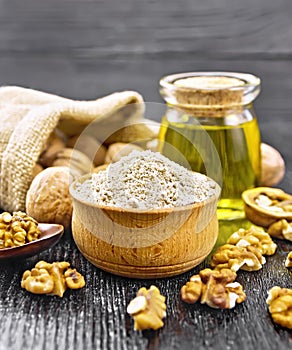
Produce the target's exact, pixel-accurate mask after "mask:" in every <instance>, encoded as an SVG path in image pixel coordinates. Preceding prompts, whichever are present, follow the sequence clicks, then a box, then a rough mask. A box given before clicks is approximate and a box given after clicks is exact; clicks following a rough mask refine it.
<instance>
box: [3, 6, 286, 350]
mask: <svg viewBox="0 0 292 350" xmlns="http://www.w3.org/2000/svg"><path fill="white" fill-rule="evenodd" d="M291 11H292V3H291V1H290V0H281V1H277V2H275V1H266V0H259V1H254V0H247V1H244V2H243V1H240V0H226V1H223V0H221V1H219V0H218V1H215V0H208V1H204V2H201V1H193V0H182V1H174V0H170V1H162V2H158V1H147V2H146V1H139V2H138V1H135V0H123V1H117V0H116V1H93V0H92V1H89V0H88V1H87V0H84V1H82V0H72V1H70V0H67V1H66V0H62V1H46V2H45V1H37V0H23V1H21V2H18V1H16V0H0V84H1V85H7V84H16V85H22V86H29V87H32V88H35V89H41V90H45V91H49V92H53V93H57V94H61V95H64V96H67V97H71V98H78V99H91V98H95V97H97V96H102V95H105V94H107V93H110V92H113V91H118V90H125V89H133V90H137V91H139V92H140V93H141V94H143V96H144V98H145V100H146V101H149V102H161V99H160V97H159V94H158V88H157V86H158V79H159V78H160V77H161V76H162V75H165V74H168V73H173V72H179V71H193V70H229V71H232V70H233V71H247V72H252V73H254V74H257V75H259V76H260V77H261V78H262V82H263V91H262V94H261V95H260V97H259V98H258V99H257V101H256V103H255V107H256V111H257V114H258V118H259V122H260V127H261V131H262V138H263V140H264V141H265V142H267V143H270V144H272V145H273V146H275V147H276V148H277V149H278V150H279V151H280V152H281V153H282V154H283V156H284V158H285V160H286V165H287V171H286V176H285V178H284V180H283V181H282V182H281V183H280V184H279V186H280V187H281V188H283V189H284V190H286V191H288V192H290V193H292V181H291V180H292V152H291V146H292V141H291V139H292V138H291V130H292V128H291V126H292V116H291V107H292V102H291V101H292V99H291V97H292V83H291V81H292V80H291V76H292V60H291V58H292V52H291V48H292V22H291ZM154 117H155V116H154ZM0 127H1V126H0ZM277 243H278V250H277V253H276V255H275V256H273V257H270V258H268V259H267V263H266V265H264V267H263V269H262V270H260V271H258V272H255V273H248V272H239V276H238V280H239V281H240V282H241V283H242V284H243V286H244V289H245V291H246V294H247V300H246V302H244V303H243V304H241V305H239V306H237V307H236V308H235V309H233V310H223V311H222V310H214V309H210V308H208V307H206V306H201V305H194V306H189V305H186V304H184V303H183V302H182V301H181V300H180V297H179V290H180V288H181V286H182V285H183V284H184V283H185V281H186V280H187V279H188V278H189V277H190V276H191V275H192V274H194V273H197V272H198V271H199V270H200V269H201V268H203V267H204V266H205V264H204V263H203V264H201V265H200V266H198V267H197V268H195V269H193V270H192V271H190V272H188V273H185V274H183V275H181V276H178V277H174V278H168V279H162V280H151V281H141V280H131V279H126V278H120V277H115V276H113V275H111V274H108V273H105V272H103V271H101V270H99V269H97V268H95V267H94V266H92V265H91V264H90V263H89V262H87V261H86V260H85V259H84V258H83V257H82V255H81V254H80V253H79V251H78V250H77V248H76V246H75V244H74V242H73V240H72V237H71V233H70V232H69V231H68V232H66V234H65V236H64V237H63V238H62V240H61V241H60V243H59V244H58V245H56V246H55V247H53V248H52V249H50V250H48V251H46V252H44V253H42V254H40V255H39V256H35V257H33V258H30V259H27V260H23V261H15V262H9V263H3V262H1V265H0V294H1V298H0V350H2V349H3V350H6V349H13V350H14V349H68V350H69V349H193V348H194V349H195V348H196V349H222V350H223V349H224V350H225V349H239V348H240V349H241V348H242V349H255V348H258V349H277V350H280V349H285V350H286V349H288V348H291V347H292V333H291V331H288V330H285V329H283V328H281V327H278V326H276V325H274V324H273V322H272V320H271V318H270V316H269V313H268V310H267V305H266V303H265V300H266V297H267V290H268V289H269V288H270V287H272V286H274V285H279V286H282V287H290V288H292V276H291V273H290V272H289V271H288V269H286V268H285V267H284V260H285V257H286V255H287V253H288V251H290V250H292V243H289V242H284V241H282V242H280V241H279V242H278V241H277ZM40 259H44V260H47V261H50V262H51V261H56V260H67V261H69V262H71V264H72V265H73V266H74V267H76V268H77V269H78V270H79V271H81V272H82V273H83V274H84V275H85V278H86V283H87V284H86V287H85V288H83V289H81V290H79V291H66V293H65V295H64V297H63V298H62V299H61V298H58V297H48V296H37V295H32V294H29V293H27V292H26V291H25V290H23V289H21V288H20V280H21V276H22V273H23V271H24V270H25V269H31V268H32V267H33V266H34V264H35V263H36V262H37V261H38V260H40ZM151 284H155V285H157V286H158V287H159V288H160V290H161V292H162V294H163V295H165V296H166V299H167V300H166V302H167V318H166V319H165V326H164V328H162V329H161V330H160V331H157V332H143V333H142V332H135V331H134V330H133V322H132V320H131V319H130V317H129V316H128V315H127V314H126V306H127V304H128V302H129V301H130V300H131V299H132V298H133V297H134V295H135V293H136V291H137V290H138V289H139V288H140V287H141V286H147V287H149V286H150V285H151Z"/></svg>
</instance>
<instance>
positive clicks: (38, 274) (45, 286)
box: [21, 261, 85, 297]
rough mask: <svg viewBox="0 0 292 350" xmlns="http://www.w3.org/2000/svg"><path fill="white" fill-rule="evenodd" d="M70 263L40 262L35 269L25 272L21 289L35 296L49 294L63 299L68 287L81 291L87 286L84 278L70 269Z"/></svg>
mask: <svg viewBox="0 0 292 350" xmlns="http://www.w3.org/2000/svg"><path fill="white" fill-rule="evenodd" d="M69 267H70V264H69V263H68V262H65V261H62V262H54V263H52V264H50V263H47V262H46V261H39V262H38V263H37V264H36V265H35V267H34V268H33V269H32V270H31V271H29V270H27V271H25V272H24V273H23V276H22V281H21V287H22V288H24V289H26V290H27V291H29V292H31V293H34V294H49V295H57V296H59V297H62V296H63V294H64V292H65V291H66V289H67V287H68V288H70V289H79V288H82V287H84V286H85V281H84V278H83V276H82V275H81V274H80V273H79V272H77V271H76V270H75V269H74V270H73V269H71V268H69Z"/></svg>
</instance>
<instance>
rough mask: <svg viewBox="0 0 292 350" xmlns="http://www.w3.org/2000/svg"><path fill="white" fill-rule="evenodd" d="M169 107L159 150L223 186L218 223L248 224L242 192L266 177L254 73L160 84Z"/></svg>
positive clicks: (191, 76) (182, 77)
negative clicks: (262, 167) (243, 220)
mask: <svg viewBox="0 0 292 350" xmlns="http://www.w3.org/2000/svg"><path fill="white" fill-rule="evenodd" d="M160 86H161V89H160V91H161V94H162V96H163V97H164V99H165V100H166V102H167V104H168V106H167V110H166V113H165V115H164V116H163V118H162V121H161V128H160V133H159V139H160V141H161V142H160V151H161V152H162V153H163V154H164V155H166V156H167V157H168V158H170V159H172V160H174V161H176V162H178V163H180V164H182V165H185V166H186V165H187V166H188V165H189V166H190V168H191V169H192V170H194V171H198V172H201V173H204V174H206V175H208V176H209V177H211V178H213V179H214V180H215V181H217V182H218V183H219V185H221V186H222V192H221V199H220V201H219V203H218V211H217V214H218V218H219V220H220V219H221V220H233V219H241V220H242V219H244V210H243V202H242V200H241V193H242V192H243V191H244V190H246V189H248V188H252V187H255V186H257V185H258V182H259V179H260V176H261V167H260V164H261V159H260V142H261V138H260V131H259V127H258V122H257V119H256V116H255V114H254V110H253V106H252V101H253V100H254V99H255V97H256V96H257V95H258V93H259V91H260V80H259V79H258V78H257V77H255V76H253V75H250V74H241V73H225V72H222V73H221V72H208V73H185V74H184V73H183V74H175V75H170V76H167V77H165V78H162V79H161V81H160Z"/></svg>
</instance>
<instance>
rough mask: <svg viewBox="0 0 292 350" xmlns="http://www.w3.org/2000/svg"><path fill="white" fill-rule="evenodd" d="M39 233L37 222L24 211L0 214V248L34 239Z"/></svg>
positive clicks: (14, 245)
mask: <svg viewBox="0 0 292 350" xmlns="http://www.w3.org/2000/svg"><path fill="white" fill-rule="evenodd" d="M40 233H41V231H40V229H39V227H38V222H37V221H36V220H34V219H33V218H32V217H30V216H28V215H27V214H26V213H24V212H20V211H18V212H14V213H13V214H12V215H11V214H10V213H8V212H3V213H2V214H0V249H3V248H10V247H18V246H21V245H24V244H25V243H29V242H32V241H35V240H37V239H38V238H39V235H40Z"/></svg>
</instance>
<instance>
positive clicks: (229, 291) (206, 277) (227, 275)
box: [181, 269, 246, 309]
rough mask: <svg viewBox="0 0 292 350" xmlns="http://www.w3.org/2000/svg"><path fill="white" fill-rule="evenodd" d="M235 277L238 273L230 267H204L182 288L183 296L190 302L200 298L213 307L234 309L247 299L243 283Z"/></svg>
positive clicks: (202, 301) (184, 299) (183, 298)
mask: <svg viewBox="0 0 292 350" xmlns="http://www.w3.org/2000/svg"><path fill="white" fill-rule="evenodd" d="M235 279H236V273H235V272H233V271H231V270H230V269H222V270H221V271H216V270H211V269H204V270H202V271H200V273H199V275H195V276H192V277H191V279H190V281H189V282H187V283H186V285H185V286H183V287H182V288H181V298H182V300H183V301H185V302H187V303H190V304H193V303H195V302H197V301H198V300H200V302H201V304H207V305H208V306H210V307H212V308H220V309H232V308H233V307H235V305H236V304H239V303H242V302H243V301H244V300H245V299H246V295H245V293H244V291H243V288H242V286H241V284H240V283H238V282H235Z"/></svg>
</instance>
